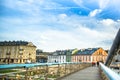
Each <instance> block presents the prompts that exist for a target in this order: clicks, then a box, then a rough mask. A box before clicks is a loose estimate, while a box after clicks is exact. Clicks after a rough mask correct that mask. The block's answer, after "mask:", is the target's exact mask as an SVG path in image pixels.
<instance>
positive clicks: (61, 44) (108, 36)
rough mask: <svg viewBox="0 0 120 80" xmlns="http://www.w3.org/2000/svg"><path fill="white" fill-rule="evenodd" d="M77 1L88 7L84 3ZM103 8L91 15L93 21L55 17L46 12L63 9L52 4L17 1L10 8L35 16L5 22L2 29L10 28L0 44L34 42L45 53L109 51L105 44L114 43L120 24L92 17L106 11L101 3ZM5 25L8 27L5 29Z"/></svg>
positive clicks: (60, 15) (36, 0)
mask: <svg viewBox="0 0 120 80" xmlns="http://www.w3.org/2000/svg"><path fill="white" fill-rule="evenodd" d="M11 1H14V0H11ZM74 1H75V2H76V3H78V4H80V5H82V6H83V7H85V6H84V3H83V1H82V0H74ZM79 1H80V2H79ZM90 1H91V0H90ZM8 2H9V1H8ZM11 4H13V3H11ZM31 4H32V5H31ZM50 4H52V5H50ZM102 5H104V6H103V7H100V9H95V10H93V11H92V12H91V13H90V16H92V17H89V16H88V17H87V16H86V17H85V16H84V17H82V16H77V15H71V16H68V15H67V14H65V13H59V14H57V15H55V14H54V15H53V14H49V13H47V12H46V11H44V10H43V9H53V8H62V7H61V5H59V4H56V3H54V2H50V3H49V1H48V2H47V1H45V0H34V1H33V0H28V1H25V2H21V1H18V2H17V3H15V5H7V6H10V8H13V9H16V7H17V9H18V10H21V11H23V12H25V13H28V14H32V15H31V16H29V17H23V18H20V17H17V18H4V19H2V20H1V21H2V25H1V29H2V28H5V27H7V28H6V29H5V30H4V31H3V33H1V34H0V40H4V39H6V40H21V39H22V40H27V41H32V42H33V43H34V44H35V45H36V46H37V48H40V49H43V50H44V51H54V50H56V49H71V48H88V47H103V48H110V45H111V43H110V44H106V41H112V40H113V39H114V37H115V34H116V33H117V30H118V29H119V28H120V21H119V20H118V21H114V20H112V19H103V20H97V19H94V18H93V17H94V16H96V15H97V14H99V13H100V12H101V9H103V8H106V5H107V3H105V4H104V3H103V2H102V3H101V4H100V6H102ZM67 8H69V7H67ZM71 8H72V7H71ZM6 24H8V25H7V26H5V25H6ZM61 28H62V29H61Z"/></svg>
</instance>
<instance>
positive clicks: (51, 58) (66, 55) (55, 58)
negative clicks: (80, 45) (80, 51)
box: [48, 49, 76, 63]
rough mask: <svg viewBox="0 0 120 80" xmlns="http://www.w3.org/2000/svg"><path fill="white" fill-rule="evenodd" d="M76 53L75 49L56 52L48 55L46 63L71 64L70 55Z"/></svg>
mask: <svg viewBox="0 0 120 80" xmlns="http://www.w3.org/2000/svg"><path fill="white" fill-rule="evenodd" d="M75 52H76V49H68V50H57V51H55V52H53V53H51V54H50V55H48V62H58V63H64V62H72V61H71V60H72V54H74V53H75Z"/></svg>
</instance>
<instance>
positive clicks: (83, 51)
mask: <svg viewBox="0 0 120 80" xmlns="http://www.w3.org/2000/svg"><path fill="white" fill-rule="evenodd" d="M98 49H99V48H88V49H80V50H78V52H77V53H76V54H80V55H92V54H93V53H94V52H95V51H97V50H98Z"/></svg>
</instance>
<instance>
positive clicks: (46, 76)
mask: <svg viewBox="0 0 120 80" xmlns="http://www.w3.org/2000/svg"><path fill="white" fill-rule="evenodd" d="M45 72H46V74H45V80H47V78H48V65H47V64H46V71H45Z"/></svg>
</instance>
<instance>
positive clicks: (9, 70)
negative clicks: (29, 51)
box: [0, 69, 17, 73]
mask: <svg viewBox="0 0 120 80" xmlns="http://www.w3.org/2000/svg"><path fill="white" fill-rule="evenodd" d="M16 71H17V70H11V69H5V70H0V73H9V72H16Z"/></svg>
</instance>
